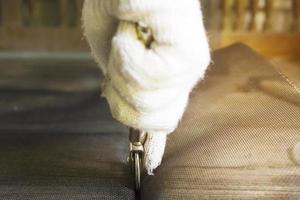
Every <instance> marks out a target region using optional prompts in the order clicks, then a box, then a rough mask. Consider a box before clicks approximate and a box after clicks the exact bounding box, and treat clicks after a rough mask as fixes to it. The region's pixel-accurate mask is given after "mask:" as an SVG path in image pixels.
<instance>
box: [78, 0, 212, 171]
mask: <svg viewBox="0 0 300 200" xmlns="http://www.w3.org/2000/svg"><path fill="white" fill-rule="evenodd" d="M83 22H84V29H85V36H86V38H87V40H88V42H89V44H90V46H91V49H92V53H93V55H94V57H95V59H96V60H97V61H98V63H99V64H100V67H101V69H102V71H103V73H104V75H105V77H106V78H105V81H104V82H103V88H102V89H103V95H104V96H105V98H106V99H107V100H108V103H109V105H110V109H111V112H112V115H113V117H114V118H115V119H117V120H118V121H120V122H122V123H123V124H125V125H127V126H129V127H133V128H135V129H139V130H143V131H146V132H147V133H148V139H147V141H146V145H145V167H146V169H147V170H148V173H149V174H151V173H152V171H153V170H154V169H155V168H156V167H158V166H159V165H160V162H161V159H162V156H163V153H164V148H165V143H166V136H167V134H169V133H171V132H172V131H174V129H175V128H176V127H177V124H178V122H179V120H180V119H181V117H182V115H183V113H184V110H185V108H186V105H187V103H188V98H189V93H190V92H191V90H192V88H193V87H194V86H195V84H196V83H197V82H198V81H199V80H200V79H201V78H203V76H204V73H205V71H206V68H207V66H208V65H209V62H210V52H209V47H208V42H207V37H206V33H205V30H204V27H203V22H202V13H201V10H200V5H199V1H198V0H185V1H181V0H85V5H84V10H83ZM149 33H151V34H150V35H149Z"/></svg>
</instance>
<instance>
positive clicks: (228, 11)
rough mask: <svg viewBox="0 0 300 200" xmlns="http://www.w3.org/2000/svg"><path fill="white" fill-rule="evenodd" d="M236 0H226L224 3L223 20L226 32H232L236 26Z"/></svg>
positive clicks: (223, 27)
mask: <svg viewBox="0 0 300 200" xmlns="http://www.w3.org/2000/svg"><path fill="white" fill-rule="evenodd" d="M234 3H235V1H234V0H224V1H223V5H222V10H223V22H222V29H223V31H224V32H230V31H232V30H233V27H234V14H235V13H234V12H233V6H234Z"/></svg>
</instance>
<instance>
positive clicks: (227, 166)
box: [142, 45, 300, 200]
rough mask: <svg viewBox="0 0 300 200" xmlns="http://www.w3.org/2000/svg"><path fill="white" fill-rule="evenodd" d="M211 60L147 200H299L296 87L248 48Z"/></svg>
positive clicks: (150, 182) (148, 182)
mask: <svg viewBox="0 0 300 200" xmlns="http://www.w3.org/2000/svg"><path fill="white" fill-rule="evenodd" d="M213 57H214V58H213V60H214V64H213V65H212V66H211V67H210V69H209V72H208V74H207V77H206V79H205V80H204V81H203V82H201V83H200V84H199V85H198V86H197V88H196V89H195V90H194V91H193V94H192V95H191V102H190V104H189V106H188V110H187V112H186V113H185V115H184V118H183V120H182V122H181V123H180V126H179V128H178V129H177V130H176V132H175V133H173V134H172V135H171V137H170V138H169V139H168V144H167V150H166V154H165V157H164V160H163V163H162V165H161V167H160V168H159V169H158V170H157V171H156V172H155V176H151V177H146V178H145V179H144V181H143V192H142V194H143V197H144V199H149V200H150V199H151V200H152V199H172V200H174V199H226V200H227V199H237V200H241V199H300V166H299V165H297V164H296V162H295V159H294V158H293V153H292V151H293V148H294V147H295V145H296V144H297V143H298V142H300V107H299V106H300V93H299V91H297V90H298V89H297V86H296V85H292V83H291V82H290V81H289V80H287V79H286V78H285V77H284V76H282V75H280V74H279V73H278V72H276V71H275V69H274V68H273V67H272V65H270V63H269V62H267V61H266V60H265V59H264V58H262V57H261V56H259V55H257V54H256V53H255V52H253V51H252V50H250V49H249V48H247V47H245V46H243V45H235V46H232V47H229V48H226V49H222V50H219V51H217V52H215V53H214V56H213ZM299 153H300V152H299Z"/></svg>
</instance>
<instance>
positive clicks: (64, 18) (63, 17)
mask: <svg viewBox="0 0 300 200" xmlns="http://www.w3.org/2000/svg"><path fill="white" fill-rule="evenodd" d="M59 6H60V10H59V12H60V22H61V23H60V26H62V27H66V26H68V21H69V20H68V19H69V18H68V0H60V1H59Z"/></svg>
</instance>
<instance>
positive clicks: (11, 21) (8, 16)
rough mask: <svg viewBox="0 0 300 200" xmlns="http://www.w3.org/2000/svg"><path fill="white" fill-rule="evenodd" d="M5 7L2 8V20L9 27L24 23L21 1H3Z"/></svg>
mask: <svg viewBox="0 0 300 200" xmlns="http://www.w3.org/2000/svg"><path fill="white" fill-rule="evenodd" d="M1 3H2V4H3V5H5V9H2V16H3V18H2V22H3V25H4V26H7V27H17V26H21V25H22V14H21V1H20V0H9V1H7V0H6V1H5V2H4V1H2V2H1Z"/></svg>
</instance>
